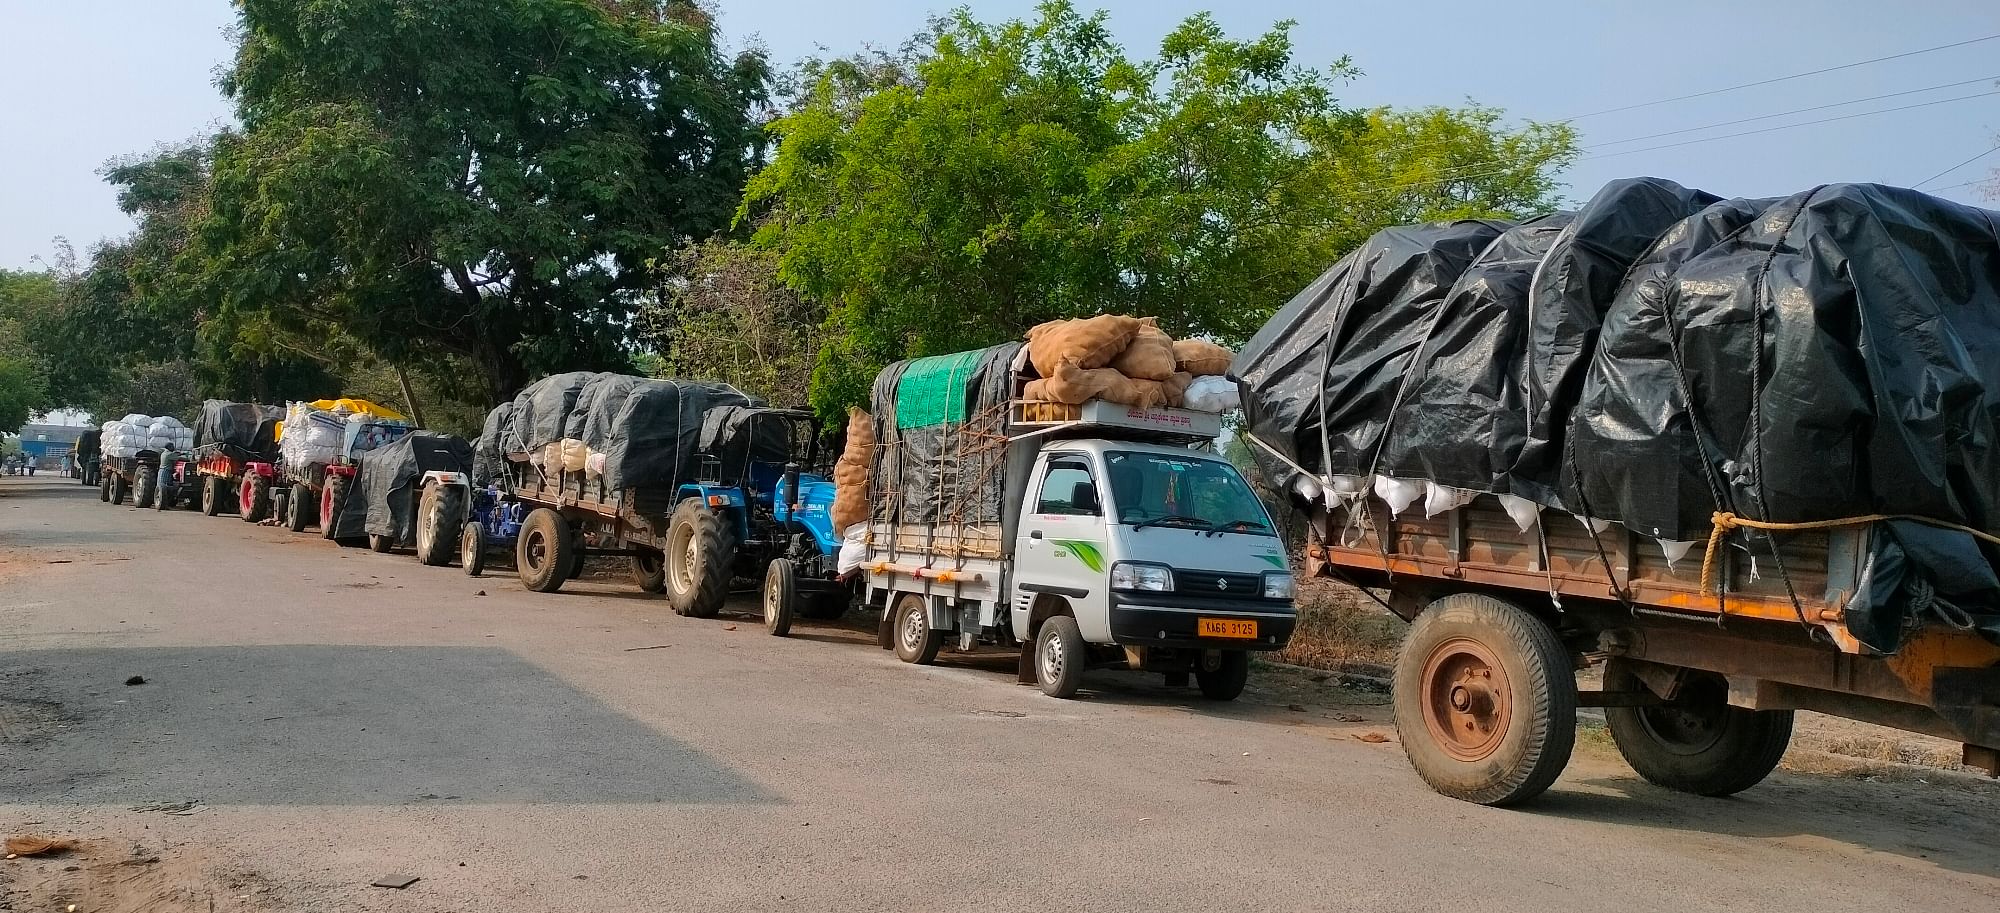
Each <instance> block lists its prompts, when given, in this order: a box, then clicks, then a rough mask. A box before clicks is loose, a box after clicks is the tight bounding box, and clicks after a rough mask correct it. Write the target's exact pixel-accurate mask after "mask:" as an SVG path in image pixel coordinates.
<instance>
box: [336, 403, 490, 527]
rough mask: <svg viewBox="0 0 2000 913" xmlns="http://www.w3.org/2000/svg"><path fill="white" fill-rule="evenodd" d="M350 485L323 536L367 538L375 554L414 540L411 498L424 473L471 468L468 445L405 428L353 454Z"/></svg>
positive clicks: (415, 499)
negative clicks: (386, 440)
mask: <svg viewBox="0 0 2000 913" xmlns="http://www.w3.org/2000/svg"><path fill="white" fill-rule="evenodd" d="M357 462H358V464H359V467H358V469H359V471H358V473H357V474H356V476H355V478H354V482H353V484H354V488H353V490H352V491H350V492H348V494H347V496H346V497H344V498H342V499H341V503H340V508H339V511H338V513H336V514H335V515H334V518H333V523H332V526H331V528H330V529H329V531H328V535H327V538H329V539H332V540H334V541H336V542H341V543H356V544H358V543H360V542H364V541H365V542H367V543H368V547H369V548H371V549H374V550H375V551H378V552H386V551H389V550H390V549H392V548H404V547H409V546H414V545H416V544H417V538H418V520H417V516H418V515H417V502H418V498H419V496H420V495H421V489H422V485H423V479H424V475H425V474H426V473H430V472H448V473H467V472H470V471H471V470H472V444H471V443H469V442H467V441H466V440H465V439H464V438H461V437H457V436H455V435H450V434H443V433H439V432H436V431H410V432H407V433H405V434H403V435H401V436H398V437H397V438H396V439H395V440H393V441H390V442H389V443H386V444H383V445H382V446H380V447H376V448H374V449H372V450H368V451H365V452H362V453H360V454H358V455H357ZM449 531H450V533H451V540H450V545H449V546H448V548H449V549H451V550H455V549H456V545H457V538H456V536H457V533H458V524H457V523H452V524H451V525H450V528H449Z"/></svg>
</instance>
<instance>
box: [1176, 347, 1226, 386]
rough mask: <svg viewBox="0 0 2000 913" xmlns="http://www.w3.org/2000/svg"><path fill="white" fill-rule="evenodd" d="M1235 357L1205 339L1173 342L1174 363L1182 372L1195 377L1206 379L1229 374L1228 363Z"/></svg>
mask: <svg viewBox="0 0 2000 913" xmlns="http://www.w3.org/2000/svg"><path fill="white" fill-rule="evenodd" d="M1235 359H1236V356H1235V355H1234V354H1232V353H1231V352H1230V351H1229V350H1228V349H1225V348H1223V347H1221V346H1219V345H1216V344H1215V343H1212V342H1209V341H1208V340H1206V339H1176V340H1174V363H1175V365H1176V366H1177V367H1179V368H1180V369H1181V370H1182V371H1186V372H1187V373H1189V374H1192V375H1194V376H1196V377H1207V376H1214V375H1220V374H1228V373H1229V363H1230V362H1231V361H1234V360H1235Z"/></svg>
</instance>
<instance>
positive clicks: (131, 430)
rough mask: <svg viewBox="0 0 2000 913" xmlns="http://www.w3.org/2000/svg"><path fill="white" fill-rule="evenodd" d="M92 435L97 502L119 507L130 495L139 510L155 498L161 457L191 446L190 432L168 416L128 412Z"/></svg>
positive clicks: (152, 503) (151, 502)
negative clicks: (96, 453)
mask: <svg viewBox="0 0 2000 913" xmlns="http://www.w3.org/2000/svg"><path fill="white" fill-rule="evenodd" d="M96 434H97V436H96V440H95V442H94V443H95V445H96V447H97V450H98V453H99V457H98V459H99V467H98V477H99V479H100V482H99V494H100V496H101V499H102V500H105V501H109V502H111V503H113V504H123V503H125V499H126V497H128V496H130V497H131V498H132V500H133V503H134V504H136V505H137V506H138V507H139V508H140V509H141V510H144V509H147V508H151V507H153V506H154V501H155V500H156V498H157V497H158V494H159V492H158V482H159V479H158V474H159V466H160V460H161V456H162V454H167V453H171V452H173V451H175V450H186V449H188V448H189V447H191V446H193V432H191V431H189V430H188V428H187V426H186V425H183V424H181V422H180V420H179V419H177V418H174V417H173V416H171V415H162V416H151V415H140V414H138V413H136V412H135V413H131V414H129V415H126V416H125V417H124V418H120V419H114V420H112V421H108V422H105V423H104V424H103V425H102V426H100V427H99V429H98V431H97V433H96ZM79 449H81V448H79Z"/></svg>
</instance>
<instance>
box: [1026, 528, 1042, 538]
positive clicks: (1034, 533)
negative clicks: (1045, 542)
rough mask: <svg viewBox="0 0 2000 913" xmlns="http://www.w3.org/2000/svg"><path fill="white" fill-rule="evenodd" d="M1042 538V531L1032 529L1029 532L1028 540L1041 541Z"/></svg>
mask: <svg viewBox="0 0 2000 913" xmlns="http://www.w3.org/2000/svg"><path fill="white" fill-rule="evenodd" d="M1041 537H1042V531H1041V530H1039V529H1031V530H1028V538H1030V539H1040V538H1041Z"/></svg>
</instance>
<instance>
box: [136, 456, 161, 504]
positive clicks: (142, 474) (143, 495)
mask: <svg viewBox="0 0 2000 913" xmlns="http://www.w3.org/2000/svg"><path fill="white" fill-rule="evenodd" d="M138 475H139V478H138V480H137V481H135V482H133V483H132V506H133V507H136V508H139V509H140V510H152V509H153V498H154V496H155V495H157V494H158V493H159V489H160V478H159V474H158V473H153V472H147V471H146V467H144V466H141V467H139V474H138Z"/></svg>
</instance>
